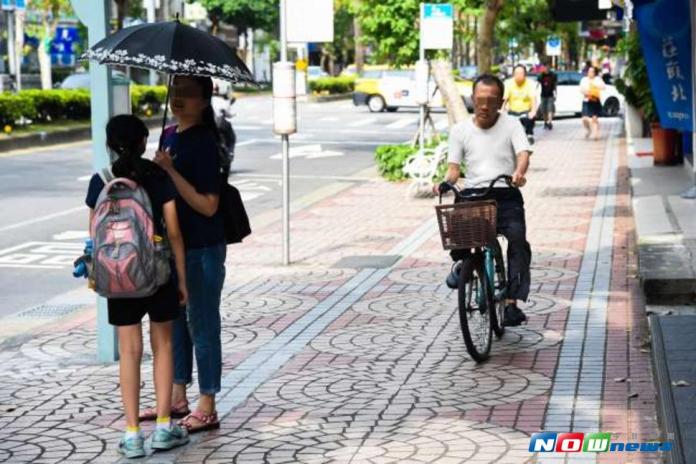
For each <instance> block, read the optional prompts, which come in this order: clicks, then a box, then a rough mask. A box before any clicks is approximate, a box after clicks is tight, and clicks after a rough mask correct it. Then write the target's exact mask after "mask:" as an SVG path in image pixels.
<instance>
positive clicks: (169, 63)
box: [82, 20, 257, 85]
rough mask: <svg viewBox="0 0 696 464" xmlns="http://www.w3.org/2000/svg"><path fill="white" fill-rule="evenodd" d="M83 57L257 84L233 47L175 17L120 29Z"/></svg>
mask: <svg viewBox="0 0 696 464" xmlns="http://www.w3.org/2000/svg"><path fill="white" fill-rule="evenodd" d="M82 59H88V60H91V61H97V62H99V63H101V64H112V65H121V66H133V67H136V68H144V69H152V70H155V71H159V72H163V73H167V74H175V75H185V76H210V77H216V78H219V79H224V80H228V81H231V82H234V83H242V82H246V83H249V84H252V85H257V84H256V82H255V81H254V78H253V76H252V75H251V72H249V69H248V68H247V67H246V65H245V64H244V62H243V61H242V60H241V59H240V58H239V57H238V56H237V53H236V51H235V50H234V49H233V48H231V47H230V46H229V45H227V44H226V43H225V42H223V41H222V40H220V39H218V38H217V37H214V36H212V35H210V34H208V33H207V32H205V31H201V30H199V29H195V28H193V27H190V26H186V25H184V24H181V23H180V22H179V21H178V20H176V21H168V22H163V23H148V24H139V25H137V26H132V27H128V28H125V29H122V30H120V31H118V32H116V33H115V34H112V35H110V36H109V37H107V38H105V39H104V40H101V41H100V42H98V43H97V44H96V45H94V46H93V47H92V48H90V49H89V50H87V51H86V52H85V53H84V54H83V55H82Z"/></svg>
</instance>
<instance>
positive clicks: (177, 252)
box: [162, 200, 188, 304]
mask: <svg viewBox="0 0 696 464" xmlns="http://www.w3.org/2000/svg"><path fill="white" fill-rule="evenodd" d="M162 214H163V216H164V222H165V224H166V225H167V238H168V239H169V244H170V245H171V247H172V251H173V252H174V265H175V267H176V275H177V277H178V278H179V292H181V295H180V296H181V299H182V301H180V303H181V304H185V303H186V302H187V301H188V291H187V289H186V254H185V251H184V238H183V236H182V235H181V229H180V228H179V218H178V216H177V214H176V202H175V201H174V200H170V201H168V202H166V203H165V204H164V205H163V206H162Z"/></svg>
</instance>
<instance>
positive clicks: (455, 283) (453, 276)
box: [445, 261, 462, 290]
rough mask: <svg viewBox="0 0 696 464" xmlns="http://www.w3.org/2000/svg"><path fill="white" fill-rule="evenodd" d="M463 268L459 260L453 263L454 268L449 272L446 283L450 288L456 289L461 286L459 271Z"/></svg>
mask: <svg viewBox="0 0 696 464" xmlns="http://www.w3.org/2000/svg"><path fill="white" fill-rule="evenodd" d="M461 268H462V262H461V261H457V262H456V263H454V264H453V265H452V270H451V271H450V273H449V274H447V279H445V283H446V284H447V286H448V287H449V288H451V289H452V290H455V289H457V288H458V287H459V271H460V270H461Z"/></svg>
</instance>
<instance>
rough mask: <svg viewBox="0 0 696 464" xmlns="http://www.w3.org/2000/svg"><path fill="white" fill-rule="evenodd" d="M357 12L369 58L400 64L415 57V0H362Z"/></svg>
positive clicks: (416, 46) (417, 14) (418, 13)
mask: <svg viewBox="0 0 696 464" xmlns="http://www.w3.org/2000/svg"><path fill="white" fill-rule="evenodd" d="M436 3H437V2H436ZM357 12H358V16H359V18H360V23H361V25H362V29H363V35H364V37H365V42H366V43H367V44H369V45H370V46H371V48H372V50H373V57H372V58H373V61H375V62H377V63H380V64H381V63H387V64H393V65H396V66H402V65H407V64H411V63H413V62H415V61H416V60H417V59H418V39H419V32H418V31H419V29H418V26H417V22H418V18H419V15H420V1H419V0H363V1H361V2H360V5H359V7H358V9H357Z"/></svg>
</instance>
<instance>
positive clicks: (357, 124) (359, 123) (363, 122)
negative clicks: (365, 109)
mask: <svg viewBox="0 0 696 464" xmlns="http://www.w3.org/2000/svg"><path fill="white" fill-rule="evenodd" d="M376 122H377V118H365V119H361V120H360V121H356V122H354V123H352V124H348V127H363V126H369V125H370V124H374V123H376Z"/></svg>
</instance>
